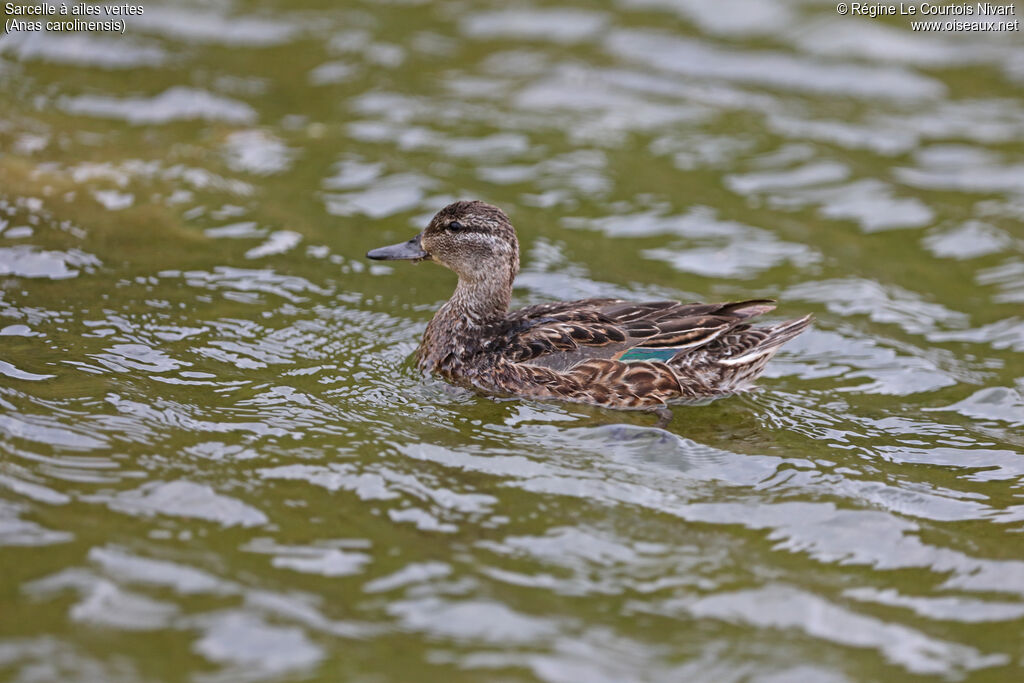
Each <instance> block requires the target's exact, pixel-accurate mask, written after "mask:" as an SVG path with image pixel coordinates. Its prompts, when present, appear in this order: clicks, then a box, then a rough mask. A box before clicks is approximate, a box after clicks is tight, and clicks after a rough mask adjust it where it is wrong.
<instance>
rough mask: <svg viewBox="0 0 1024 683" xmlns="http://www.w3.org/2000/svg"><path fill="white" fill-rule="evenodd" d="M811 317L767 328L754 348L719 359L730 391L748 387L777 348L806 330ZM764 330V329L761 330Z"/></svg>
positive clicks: (807, 316) (762, 370) (806, 316)
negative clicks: (765, 333)
mask: <svg viewBox="0 0 1024 683" xmlns="http://www.w3.org/2000/svg"><path fill="white" fill-rule="evenodd" d="M812 318H813V316H811V315H809V314H808V315H805V316H804V317H802V318H797V319H796V320H787V321H786V322H784V323H782V324H780V325H776V326H775V327H772V328H769V329H768V330H766V331H767V333H768V334H767V335H766V336H765V337H764V339H762V340H761V341H760V342H758V343H757V344H756V345H755V346H752V347H751V348H749V349H747V350H746V351H744V352H743V353H742V354H740V355H737V356H730V357H728V358H722V359H719V360H718V361H717V362H718V365H719V366H723V367H722V370H723V373H722V374H723V375H725V376H726V377H728V380H727V383H728V385H730V389H731V390H732V391H740V390H742V389H745V388H747V387H749V386H750V383H751V382H753V381H754V380H755V379H757V377H758V376H759V375H760V374H761V373H762V372H764V366H765V365H766V364H767V363H768V361H769V360H771V358H772V356H774V355H775V353H776V352H777V351H778V350H779V348H780V347H781V346H782V345H783V344H785V343H786V342H788V341H789V340H791V339H792V338H793V337H795V336H797V335H798V334H800V333H801V332H803V331H804V330H806V329H807V326H808V325H810V324H811V320H812ZM761 329H762V330H764V328H761Z"/></svg>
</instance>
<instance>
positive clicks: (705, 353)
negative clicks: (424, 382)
mask: <svg viewBox="0 0 1024 683" xmlns="http://www.w3.org/2000/svg"><path fill="white" fill-rule="evenodd" d="M366 256H367V257H368V258H370V259H374V260H380V261H413V262H420V261H432V262H434V263H437V264H440V265H442V266H445V267H446V268H449V269H450V270H452V271H454V272H455V274H456V275H457V276H458V284H456V286H455V291H454V293H453V294H452V296H451V298H449V299H448V301H447V302H445V303H444V304H443V305H442V306H441V307H440V309H438V311H437V313H436V314H435V315H434V317H433V318H432V319H431V321H430V322H429V323H428V324H427V328H426V330H425V331H424V333H423V337H422V340H421V342H420V345H419V348H418V349H417V350H416V354H415V357H416V364H417V366H418V368H419V369H420V370H422V371H424V372H427V373H433V374H435V375H437V376H440V377H442V378H443V379H445V380H447V381H448V382H449V383H451V384H454V385H457V386H462V387H465V388H468V389H471V390H474V391H477V392H482V393H484V394H490V395H494V396H511V397H521V398H528V399H539V400H557V401H568V402H575V403H588V404H594V405H598V406H603V407H606V408H617V409H626V410H647V411H650V412H655V413H658V414H660V415H662V416H663V417H664V416H665V414H666V412H665V411H667V410H668V408H667V406H668V405H670V404H673V403H679V402H687V401H692V402H699V401H703V400H706V399H712V398H717V397H721V396H726V395H730V394H735V393H737V392H741V391H746V390H748V389H750V388H752V386H753V382H754V380H756V379H757V378H758V376H759V375H760V374H761V373H762V372H763V371H764V368H765V365H766V364H767V362H768V361H769V360H770V359H771V358H772V356H774V355H775V353H776V352H777V351H778V350H779V348H780V347H781V346H782V345H783V344H785V343H786V342H788V341H790V340H791V339H793V338H794V337H796V336H797V335H798V334H800V333H801V332H803V331H804V330H805V329H806V328H807V327H808V325H810V323H811V316H810V315H806V316H804V317H802V318H797V319H794V320H788V321H786V322H782V323H778V324H774V325H759V326H758V325H753V324H751V322H750V321H751V319H753V318H754V317H756V316H758V315H761V314H764V313H767V312H769V311H771V310H773V309H774V308H775V301H773V300H771V299H750V300H746V301H733V302H724V303H682V302H680V301H640V302H634V301H628V300H624V299H618V298H590V299H578V300H575V301H557V302H551V303H541V304H536V305H532V306H527V307H525V308H520V309H518V310H514V311H510V310H509V307H510V305H511V301H512V285H513V282H514V281H515V277H516V275H517V274H518V272H519V241H518V239H517V237H516V231H515V228H514V227H513V226H512V222H511V221H510V220H509V218H508V216H507V215H506V214H505V212H504V211H502V210H501V209H499V208H498V207H496V206H493V205H491V204H487V203H485V202H482V201H457V202H454V203H452V204H449V205H448V206H445V207H444V208H443V209H441V210H440V211H438V212H437V214H436V215H435V216H434V217H433V218H432V219H431V221H430V223H429V224H428V225H427V227H426V229H424V230H423V231H422V232H421V233H419V234H418V235H416V236H414V237H413V238H411V239H409V240H407V241H405V242H400V243H398V244H393V245H390V246H386V247H380V248H378V249H373V250H371V251H369V252H368V253H367V254H366Z"/></svg>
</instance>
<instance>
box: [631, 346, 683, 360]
mask: <svg viewBox="0 0 1024 683" xmlns="http://www.w3.org/2000/svg"><path fill="white" fill-rule="evenodd" d="M677 353H679V349H672V348H667V349H666V348H662V349H647V348H644V347H642V346H636V347H633V348H632V349H630V350H629V351H626V352H625V353H624V354H622V355H621V356H619V358H618V360H620V361H622V362H623V363H639V362H641V361H659V362H662V363H667V362H669V361H670V360H672V356H674V355H676V354H677Z"/></svg>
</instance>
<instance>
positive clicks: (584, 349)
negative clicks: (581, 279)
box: [484, 299, 810, 407]
mask: <svg viewBox="0 0 1024 683" xmlns="http://www.w3.org/2000/svg"><path fill="white" fill-rule="evenodd" d="M774 307H775V306H774V302H772V301H770V300H765V299H758V300H750V301H740V302H734V303H717V304H703V303H690V304H683V303H680V302H678V301H652V302H642V303H637V302H629V301H623V300H619V299H583V300H579V301H567V302H557V303H549V304H540V305H536V306H530V307H527V308H524V309H521V310H518V311H515V312H513V313H512V314H510V315H509V316H508V317H507V319H506V320H505V322H504V323H503V325H502V326H501V328H499V329H497V330H495V333H494V334H493V336H492V337H491V338H490V339H489V340H488V342H487V345H486V348H485V349H484V354H485V355H489V356H491V357H492V358H500V359H501V363H497V364H496V369H495V372H494V373H493V374H494V381H495V383H497V384H499V386H497V387H494V388H493V389H492V390H501V391H505V392H507V393H514V394H515V393H519V394H526V395H532V396H540V397H546V396H549V397H552V398H559V399H567V400H573V401H583V402H589V403H599V404H606V405H612V406H616V407H646V406H652V405H659V404H662V403H665V402H668V401H672V400H678V399H695V398H701V397H708V396H717V395H722V394H727V393H731V392H735V391H738V390H742V389H745V388H747V387H748V386H749V385H750V383H751V382H752V381H753V380H754V379H756V377H757V376H758V375H759V374H760V373H761V371H762V370H763V368H764V365H765V363H767V361H768V360H769V359H770V358H771V356H772V355H774V353H775V352H776V351H777V350H778V348H779V347H780V346H781V345H782V344H784V343H785V342H787V341H789V340H790V339H792V338H793V337H795V336H796V335H798V334H799V333H800V332H802V331H803V330H804V329H805V328H806V327H807V325H808V324H809V322H810V316H807V317H805V318H801V319H799V320H792V321H789V322H786V323H782V324H780V325H776V326H771V327H753V326H751V325H750V324H749V323H748V322H747V321H748V320H749V319H750V318H753V317H754V316H757V315H760V314H761V313H765V312H768V311H770V310H772V309H773V308H774Z"/></svg>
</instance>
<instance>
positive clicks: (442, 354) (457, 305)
mask: <svg viewBox="0 0 1024 683" xmlns="http://www.w3.org/2000/svg"><path fill="white" fill-rule="evenodd" d="M503 279H504V278H494V277H489V278H486V279H479V280H469V279H466V278H459V284H458V285H456V287H455V293H454V294H452V297H451V298H450V299H448V301H447V302H445V304H444V305H443V306H441V308H440V309H439V310H438V311H437V313H435V314H434V318H433V319H432V320H431V321H430V324H428V325H427V329H426V332H424V333H423V341H422V343H421V344H420V350H419V363H420V367H422V368H424V369H426V370H434V371H437V370H442V369H443V368H441V365H442V363H443V362H444V361H445V359H446V358H449V356H450V357H451V358H449V362H450V361H458V360H460V359H464V358H465V357H467V356H468V355H471V354H472V353H475V352H476V351H477V350H478V346H477V344H478V343H479V342H480V341H481V340H482V337H483V336H484V334H485V333H486V331H487V329H488V328H493V326H494V325H496V324H498V323H500V322H501V321H502V320H504V318H505V316H506V315H507V314H508V307H509V303H511V301H512V285H511V282H508V281H504V282H502V280H503Z"/></svg>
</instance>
